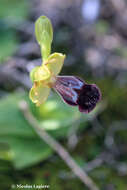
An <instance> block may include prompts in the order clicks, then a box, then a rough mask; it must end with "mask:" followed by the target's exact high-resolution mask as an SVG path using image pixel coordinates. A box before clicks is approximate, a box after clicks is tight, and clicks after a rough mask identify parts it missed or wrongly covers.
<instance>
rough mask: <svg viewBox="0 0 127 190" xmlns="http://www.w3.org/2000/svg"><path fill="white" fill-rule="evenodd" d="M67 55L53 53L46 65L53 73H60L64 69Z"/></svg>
mask: <svg viewBox="0 0 127 190" xmlns="http://www.w3.org/2000/svg"><path fill="white" fill-rule="evenodd" d="M64 59H65V55H63V54H62V53H53V54H51V55H50V56H49V57H48V59H47V60H46V62H44V65H45V66H46V67H47V68H48V69H49V71H50V72H51V74H52V75H55V76H56V75H58V74H59V73H60V71H61V69H62V66H63V63H64Z"/></svg>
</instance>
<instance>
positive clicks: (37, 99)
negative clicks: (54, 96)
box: [29, 82, 50, 106]
mask: <svg viewBox="0 0 127 190" xmlns="http://www.w3.org/2000/svg"><path fill="white" fill-rule="evenodd" d="M49 93H50V88H49V87H48V86H46V85H44V84H43V82H36V83H34V85H33V87H32V88H31V90H30V93H29V97H30V99H31V100H32V102H33V103H35V104H36V105H37V106H40V105H41V104H42V103H44V102H45V101H46V100H47V98H48V96H49Z"/></svg>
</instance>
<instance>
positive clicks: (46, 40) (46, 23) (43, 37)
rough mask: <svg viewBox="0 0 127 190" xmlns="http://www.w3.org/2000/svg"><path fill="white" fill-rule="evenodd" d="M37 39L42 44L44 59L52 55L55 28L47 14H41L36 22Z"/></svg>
mask: <svg viewBox="0 0 127 190" xmlns="http://www.w3.org/2000/svg"><path fill="white" fill-rule="evenodd" d="M35 35H36V39H37V41H38V43H39V45H40V46H41V51H42V55H43V60H46V59H47V58H48V56H49V55H50V51H51V43H52V40H53V29H52V24H51V22H50V20H49V19H48V18H47V17H46V16H40V17H39V18H38V19H37V21H36V23H35Z"/></svg>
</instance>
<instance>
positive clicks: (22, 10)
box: [0, 0, 28, 63]
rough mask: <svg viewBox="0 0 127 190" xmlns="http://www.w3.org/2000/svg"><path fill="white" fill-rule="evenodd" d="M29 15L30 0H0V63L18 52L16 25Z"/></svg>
mask: <svg viewBox="0 0 127 190" xmlns="http://www.w3.org/2000/svg"><path fill="white" fill-rule="evenodd" d="M27 16H28V1H25V0H21V1H18V0H11V1H10V0H0V63H1V62H3V61H4V60H7V59H8V57H9V56H11V55H13V54H14V53H15V52H16V49H17V47H18V36H17V35H16V32H15V27H16V26H17V25H19V24H21V23H22V22H23V21H24V20H25V19H26V18H27Z"/></svg>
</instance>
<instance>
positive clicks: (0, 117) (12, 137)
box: [0, 92, 52, 168]
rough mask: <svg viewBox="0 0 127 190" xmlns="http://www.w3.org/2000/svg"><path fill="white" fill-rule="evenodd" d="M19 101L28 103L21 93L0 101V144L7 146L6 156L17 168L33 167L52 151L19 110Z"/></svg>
mask: <svg viewBox="0 0 127 190" xmlns="http://www.w3.org/2000/svg"><path fill="white" fill-rule="evenodd" d="M27 96H28V95H27ZM21 99H26V100H27V101H28V98H26V96H25V95H24V94H22V93H21V92H20V94H14V95H10V96H8V97H6V98H5V99H2V100H1V101H0V113H1V114H0V143H6V144H7V145H8V146H9V148H10V150H9V152H8V154H9V155H11V156H10V158H11V159H12V161H13V163H14V165H15V167H17V168H24V167H27V166H30V165H33V164H35V163H37V162H38V161H42V160H44V159H46V158H48V157H49V156H50V155H51V154H52V149H51V148H50V147H49V146H48V145H47V144H45V143H44V142H43V141H42V140H40V138H39V137H38V135H37V134H36V133H35V132H34V130H33V129H32V127H31V126H30V125H29V123H28V122H27V121H26V120H25V118H24V116H23V114H22V113H21V111H20V110H19V108H18V103H19V101H20V100H21ZM2 151H3V150H2Z"/></svg>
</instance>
